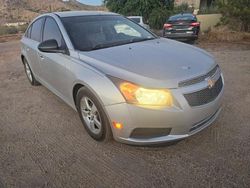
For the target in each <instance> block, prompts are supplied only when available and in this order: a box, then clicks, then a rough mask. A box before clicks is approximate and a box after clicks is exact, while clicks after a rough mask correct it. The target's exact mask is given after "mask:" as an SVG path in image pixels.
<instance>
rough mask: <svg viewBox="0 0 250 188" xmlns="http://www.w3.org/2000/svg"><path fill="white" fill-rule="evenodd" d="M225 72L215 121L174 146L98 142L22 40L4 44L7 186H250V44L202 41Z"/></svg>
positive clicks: (1, 111)
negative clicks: (30, 73) (39, 77)
mask: <svg viewBox="0 0 250 188" xmlns="http://www.w3.org/2000/svg"><path fill="white" fill-rule="evenodd" d="M198 45H199V46H201V47H202V48H205V49H206V50H208V51H210V52H211V53H212V54H213V55H214V56H215V58H216V60H217V62H218V63H219V65H220V66H221V68H222V70H223V73H224V76H225V82H226V85H225V95H224V105H223V107H224V108H223V111H222V113H221V115H220V117H219V119H218V120H217V121H216V122H215V123H214V124H213V126H211V127H209V128H207V129H206V130H204V131H202V132H200V133H199V134H196V135H194V136H192V137H190V138H188V139H186V140H183V141H181V142H179V143H177V144H175V145H172V146H161V147H135V146H128V145H124V144H120V143H117V142H115V141H111V142H110V143H106V144H103V143H97V142H95V141H94V140H93V139H91V138H90V137H89V136H88V135H87V133H86V131H85V130H84V128H83V126H82V125H81V122H80V120H79V118H78V115H77V113H75V112H74V111H73V110H72V109H71V108H70V107H69V106H67V105H66V104H65V103H64V102H62V101H61V100H60V99H59V98H58V97H56V96H55V95H54V94H52V93H51V92H50V91H48V90H47V89H46V88H44V87H43V86H39V87H32V86H31V85H30V84H29V82H28V80H27V79H26V76H25V74H24V71H23V67H22V64H21V61H20V51H19V43H18V42H16V41H14V42H13V41H12V42H7V43H1V44H0V187H1V188H2V187H6V188H7V187H25V188H26V187H150V188H151V187H241V188H243V187H249V186H250V44H237V43H234V44H232V43H231V44H229V43H227V44H223V43H213V44H206V43H202V44H198Z"/></svg>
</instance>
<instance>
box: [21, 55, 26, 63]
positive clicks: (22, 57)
mask: <svg viewBox="0 0 250 188" xmlns="http://www.w3.org/2000/svg"><path fill="white" fill-rule="evenodd" d="M21 59H22V63H24V59H25V57H24V55H21Z"/></svg>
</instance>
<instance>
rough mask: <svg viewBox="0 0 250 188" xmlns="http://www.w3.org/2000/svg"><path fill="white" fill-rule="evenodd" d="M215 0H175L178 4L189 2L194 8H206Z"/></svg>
mask: <svg viewBox="0 0 250 188" xmlns="http://www.w3.org/2000/svg"><path fill="white" fill-rule="evenodd" d="M214 1H215V0H175V4H176V5H181V4H183V3H187V4H188V5H189V6H190V7H192V8H194V9H206V8H207V7H210V6H211V5H212V4H213V2H214Z"/></svg>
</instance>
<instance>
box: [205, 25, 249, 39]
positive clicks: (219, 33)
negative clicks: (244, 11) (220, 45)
mask: <svg viewBox="0 0 250 188" xmlns="http://www.w3.org/2000/svg"><path fill="white" fill-rule="evenodd" d="M201 40H206V41H209V42H250V33H247V32H239V31H232V30H230V29H229V28H228V27H226V26H223V27H215V28H213V29H212V30H210V31H209V32H207V33H205V34H204V35H202V36H201Z"/></svg>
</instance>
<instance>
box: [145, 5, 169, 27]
mask: <svg viewBox="0 0 250 188" xmlns="http://www.w3.org/2000/svg"><path fill="white" fill-rule="evenodd" d="M170 15H171V11H169V10H167V9H166V8H157V9H154V10H153V11H152V13H151V14H150V16H149V25H150V27H151V28H154V29H162V26H163V24H164V23H165V22H166V20H167V18H168V17H169V16H170Z"/></svg>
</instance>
